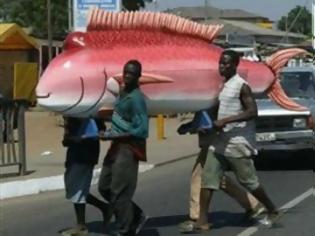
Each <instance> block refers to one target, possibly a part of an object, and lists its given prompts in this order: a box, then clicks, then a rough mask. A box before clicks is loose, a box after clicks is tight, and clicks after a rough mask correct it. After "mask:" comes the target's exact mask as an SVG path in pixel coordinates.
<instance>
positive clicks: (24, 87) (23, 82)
mask: <svg viewBox="0 0 315 236" xmlns="http://www.w3.org/2000/svg"><path fill="white" fill-rule="evenodd" d="M37 81H38V64H37V63H15V64H14V87H13V98H14V99H26V100H28V101H30V102H34V101H36V95H35V87H36V84H37Z"/></svg>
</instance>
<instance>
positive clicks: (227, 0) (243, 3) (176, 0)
mask: <svg viewBox="0 0 315 236" xmlns="http://www.w3.org/2000/svg"><path fill="white" fill-rule="evenodd" d="M156 1H157V7H158V10H160V11H162V10H166V9H167V8H175V7H182V6H202V5H204V4H205V1H204V0H156ZM312 1H315V0H208V5H211V6H213V7H217V8H222V9H243V10H247V11H249V12H252V13H256V14H258V15H261V16H265V17H268V18H269V19H270V20H273V21H277V20H279V19H280V18H281V16H284V15H286V14H287V13H288V12H289V11H290V10H291V9H292V8H294V7H295V6H297V5H302V6H304V5H305V6H306V7H307V8H308V9H309V10H310V11H311V4H312ZM146 10H154V5H153V4H152V3H149V4H147V7H146Z"/></svg>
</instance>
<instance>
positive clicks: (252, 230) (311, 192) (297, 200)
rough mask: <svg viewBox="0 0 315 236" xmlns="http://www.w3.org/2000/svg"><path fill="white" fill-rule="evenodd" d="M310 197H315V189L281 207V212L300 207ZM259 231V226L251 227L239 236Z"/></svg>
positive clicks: (248, 235)
mask: <svg viewBox="0 0 315 236" xmlns="http://www.w3.org/2000/svg"><path fill="white" fill-rule="evenodd" d="M310 196H315V189H314V188H310V189H309V190H307V191H306V192H305V193H302V194H301V195H299V196H297V197H296V198H294V199H293V200H291V201H290V202H288V203H286V204H284V205H283V206H282V207H280V210H281V211H282V212H286V211H288V210H289V209H290V208H292V207H294V206H296V205H298V204H299V203H301V202H302V201H304V200H305V199H306V198H308V197H310ZM258 230H259V228H258V227H257V226H253V227H249V228H247V229H245V230H244V231H242V232H241V233H239V234H238V235H237V236H250V235H253V234H254V233H256V232H257V231H258Z"/></svg>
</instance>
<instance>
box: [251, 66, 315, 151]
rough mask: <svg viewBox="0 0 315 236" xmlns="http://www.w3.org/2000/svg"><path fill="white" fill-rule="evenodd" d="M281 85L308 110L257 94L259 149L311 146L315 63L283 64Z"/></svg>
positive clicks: (314, 144) (313, 145) (314, 138)
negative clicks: (281, 105)
mask: <svg viewBox="0 0 315 236" xmlns="http://www.w3.org/2000/svg"><path fill="white" fill-rule="evenodd" d="M281 85H282V87H283V88H284V90H285V92H286V93H287V95H288V96H289V97H291V98H293V100H294V101H296V102H297V103H299V104H302V105H304V106H305V107H307V108H308V109H309V110H308V111H300V112H298V111H289V110H286V109H283V108H281V107H279V106H278V105H277V104H275V103H274V102H273V101H271V100H270V99H269V98H267V96H266V95H258V96H257V97H256V101H257V106H258V118H257V122H256V140H257V144H258V148H259V150H314V148H315V136H314V125H315V119H314V118H315V66H314V65H312V66H304V67H286V68H284V69H283V70H282V73H281Z"/></svg>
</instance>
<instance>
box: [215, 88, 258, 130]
mask: <svg viewBox="0 0 315 236" xmlns="http://www.w3.org/2000/svg"><path fill="white" fill-rule="evenodd" d="M240 99H241V103H242V105H243V107H244V111H243V112H242V113H240V114H238V115H235V116H230V117H226V118H224V119H221V120H217V121H215V122H214V124H215V126H216V127H218V128H222V127H224V126H225V125H226V124H229V123H233V122H241V121H248V120H251V119H254V118H255V117H257V115H258V112H257V104H256V101H255V99H254V96H253V93H252V90H251V89H250V87H249V86H248V85H247V84H243V86H242V89H241V94H240Z"/></svg>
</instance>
